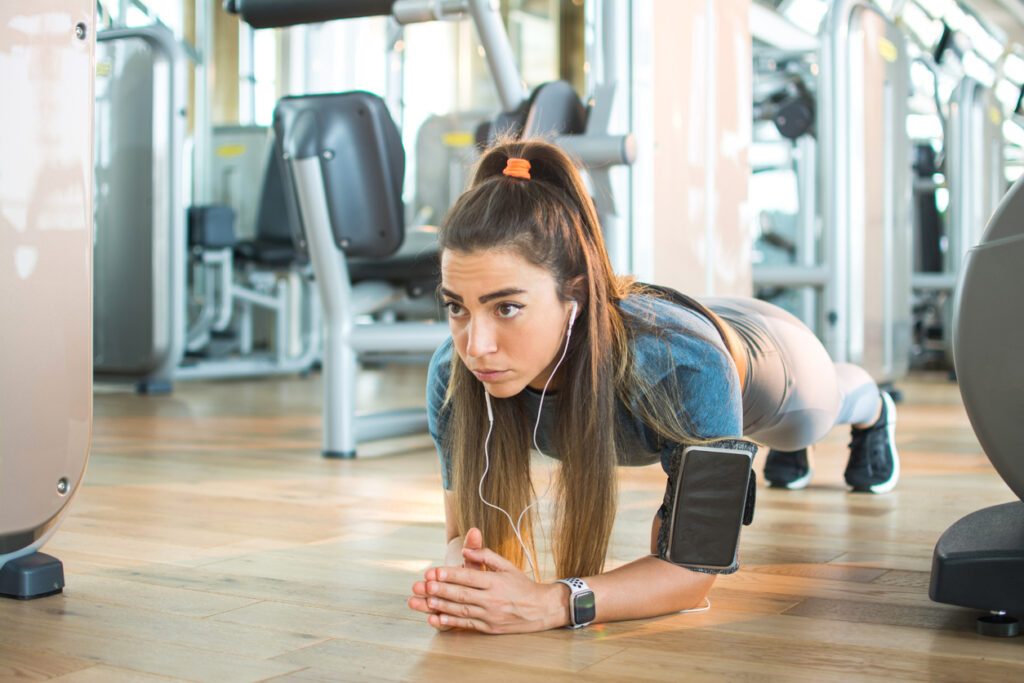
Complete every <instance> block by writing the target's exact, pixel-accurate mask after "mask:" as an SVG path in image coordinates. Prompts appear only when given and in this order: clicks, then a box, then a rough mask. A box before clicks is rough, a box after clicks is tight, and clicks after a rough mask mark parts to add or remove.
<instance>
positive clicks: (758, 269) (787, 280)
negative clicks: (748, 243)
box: [753, 266, 831, 287]
mask: <svg viewBox="0 0 1024 683" xmlns="http://www.w3.org/2000/svg"><path fill="white" fill-rule="evenodd" d="M753 271H754V275H753V278H754V284H755V285H758V286H761V287H825V286H826V285H827V284H828V282H829V280H830V279H831V274H830V273H829V269H828V268H827V267H825V266H811V267H808V266H754V268H753Z"/></svg>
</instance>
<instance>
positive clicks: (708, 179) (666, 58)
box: [632, 0, 752, 296]
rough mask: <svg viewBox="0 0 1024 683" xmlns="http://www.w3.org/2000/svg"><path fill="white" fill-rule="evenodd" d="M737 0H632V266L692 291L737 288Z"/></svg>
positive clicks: (743, 91) (743, 40) (744, 265)
mask: <svg viewBox="0 0 1024 683" xmlns="http://www.w3.org/2000/svg"><path fill="white" fill-rule="evenodd" d="M749 5H750V1H749V0H653V1H652V0H639V1H637V2H634V3H633V22H632V24H633V26H632V32H633V35H632V45H633V69H632V72H633V83H632V97H633V111H634V130H635V132H636V135H637V141H638V143H639V157H638V159H637V164H636V166H635V168H634V174H633V183H634V187H633V191H634V209H633V221H632V223H633V249H632V253H633V268H634V271H635V272H636V274H637V275H638V276H639V277H640V278H641V279H643V280H646V281H649V282H656V283H658V284H663V285H668V286H670V287H674V288H676V289H679V290H682V291H684V292H687V293H689V294H694V295H712V294H714V295H719V296H721V295H749V294H750V293H751V292H752V282H751V241H752V233H751V229H750V226H751V220H750V216H749V211H748V208H747V183H748V179H749V176H750V168H749V162H748V159H747V154H748V150H749V148H750V137H751V132H750V128H751V96H752V92H751V70H752V62H751V41H750V26H749V16H748V15H749Z"/></svg>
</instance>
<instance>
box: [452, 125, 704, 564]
mask: <svg viewBox="0 0 1024 683" xmlns="http://www.w3.org/2000/svg"><path fill="white" fill-rule="evenodd" d="M510 158H517V159H525V160H527V161H529V162H530V179H529V180H526V179H521V178H519V177H510V176H507V175H505V174H504V173H503V171H504V170H505V168H506V165H507V162H508V159H510ZM439 241H440V247H441V248H442V249H449V250H453V251H456V252H464V253H470V252H474V251H478V250H488V249H504V250H512V251H514V252H515V253H516V254H518V255H519V256H521V257H523V258H525V259H526V260H527V261H529V262H530V263H532V264H533V265H536V266H539V267H543V268H545V269H547V270H548V271H549V272H550V273H552V275H553V277H554V279H555V281H556V282H557V286H558V290H559V291H558V295H559V297H560V298H561V299H562V300H563V301H567V300H569V299H575V300H577V301H578V302H579V313H578V315H577V318H576V323H575V325H574V328H573V335H572V339H571V342H570V345H569V349H568V352H567V354H566V358H565V361H564V362H563V365H562V371H561V372H562V373H563V374H562V380H561V384H560V387H559V391H558V393H557V395H555V396H551V397H549V398H548V399H546V400H555V401H557V402H558V411H559V416H560V419H559V429H558V430H557V432H556V433H555V434H553V435H552V443H553V446H554V450H555V452H556V453H557V454H558V456H559V458H560V460H561V467H560V470H559V474H558V477H557V482H556V484H554V487H555V491H556V505H555V528H554V534H553V545H554V555H555V566H556V570H557V572H558V574H559V575H560V576H589V575H593V574H596V573H599V572H600V571H601V570H602V568H603V566H604V559H605V555H606V553H607V549H608V542H609V539H610V536H611V530H612V525H613V523H614V520H615V508H616V502H617V490H616V476H615V467H616V464H617V444H616V429H615V427H616V415H615V411H616V399H617V398H618V397H621V398H622V399H625V400H628V401H629V403H627V405H631V406H634V407H635V409H636V410H637V412H638V417H640V418H641V419H643V420H644V421H645V422H646V423H648V424H649V425H651V426H652V427H653V428H654V429H655V430H656V431H657V432H658V433H659V434H662V435H663V436H666V437H670V438H673V439H675V440H676V441H677V442H694V441H697V440H696V439H693V438H692V437H690V436H689V435H690V433H691V430H690V429H689V428H688V425H686V424H682V423H681V422H683V421H685V416H684V417H683V418H682V420H681V419H680V416H679V415H677V412H676V411H675V410H670V409H668V408H670V407H671V406H672V404H671V403H670V402H668V401H665V400H664V396H663V394H658V392H656V391H654V389H653V388H652V387H650V386H647V385H645V384H644V383H643V382H642V381H640V379H639V377H638V376H637V374H636V373H635V372H634V371H633V369H632V366H631V358H630V351H629V343H628V341H629V330H628V329H627V326H626V324H625V322H624V320H623V314H622V312H621V310H620V308H619V306H618V302H619V301H620V300H622V299H623V298H625V297H626V296H628V295H630V294H634V293H637V292H640V291H646V290H645V289H644V288H643V286H641V285H638V284H637V283H635V282H634V281H633V280H632V278H627V277H620V276H617V275H616V274H615V273H614V272H613V270H612V266H611V262H610V261H609V259H608V254H607V251H606V249H605V245H604V238H603V236H602V233H601V228H600V225H599V222H598V218H597V213H596V211H595V209H594V205H593V202H592V201H591V199H590V197H589V195H588V194H587V191H586V188H585V186H584V184H583V181H582V178H581V177H580V175H579V172H578V171H577V170H576V167H575V165H574V164H573V162H572V161H571V160H570V159H569V157H568V156H567V155H566V154H565V153H564V152H563V151H562V150H561V149H559V148H558V147H556V146H554V145H552V144H550V143H548V142H546V141H543V140H523V141H500V142H498V143H497V144H495V145H494V146H492V147H491V148H489V149H488V150H486V151H485V152H484V154H483V156H482V158H481V159H480V161H479V162H478V164H477V167H476V170H475V173H474V175H473V179H472V181H471V183H470V187H469V189H468V190H467V191H466V192H465V193H464V194H463V195H462V196H461V197H459V199H458V201H456V203H455V205H454V206H453V207H452V209H451V210H450V211H449V213H448V215H447V216H446V217H445V220H444V222H443V224H442V226H441V229H440V232H439ZM653 294H654V295H658V293H657V292H654V293H653ZM637 322H640V321H637ZM483 391H484V390H483V388H482V386H481V384H480V382H479V381H478V380H477V379H476V377H474V376H473V374H472V373H471V372H470V371H469V370H468V369H467V368H466V367H465V365H464V364H463V363H462V361H461V359H460V358H459V356H458V355H457V354H452V365H451V376H450V380H449V383H448V390H447V394H446V399H445V409H446V410H449V411H450V415H449V425H451V427H450V428H449V429H448V430H447V431H446V433H445V442H444V444H443V447H444V448H445V451H446V452H447V453H448V454H449V457H450V458H451V474H452V481H451V484H452V488H453V491H454V494H455V509H456V516H457V523H458V528H459V532H460V533H461V534H465V533H466V531H467V530H468V529H469V528H470V527H473V526H476V527H479V528H480V529H481V531H482V532H483V537H484V541H485V543H486V544H487V546H488V547H490V548H492V549H494V550H495V551H497V552H499V553H500V554H502V555H503V556H505V557H507V558H509V559H511V560H512V561H514V562H516V563H517V564H518V565H519V566H520V567H523V566H524V557H523V553H522V550H521V548H520V547H519V544H518V542H517V541H516V539H515V536H514V535H513V533H512V529H511V527H510V525H509V523H508V520H507V519H506V518H505V517H504V516H503V515H502V514H501V513H500V512H498V511H496V510H494V509H492V508H489V507H487V506H486V505H484V503H483V502H482V501H481V500H480V497H479V495H478V488H477V487H478V485H479V482H480V478H481V475H482V474H483V469H484V458H483V455H482V450H483V443H484V438H485V436H486V433H487V427H488V421H487V412H486V407H485V405H484V402H483V400H482V398H483ZM492 404H493V408H494V431H493V434H492V436H491V441H490V444H491V446H490V456H491V457H490V460H491V465H490V471H489V473H488V475H487V478H486V480H485V482H484V488H483V493H484V497H485V498H487V500H490V501H495V502H498V503H499V504H500V505H501V506H502V507H503V508H505V509H506V510H508V511H509V512H510V514H512V515H513V517H515V516H517V515H518V514H519V511H521V510H523V509H524V508H526V507H527V505H529V504H530V502H531V500H532V499H533V497H534V495H535V493H534V491H533V487H532V483H531V478H530V447H531V442H530V435H531V429H532V426H533V419H534V417H533V416H531V415H527V414H526V410H525V408H524V405H523V402H522V401H521V400H520V399H519V397H512V398H509V399H505V400H498V401H492ZM675 405H678V404H675ZM532 517H533V516H532V514H530V513H528V516H527V517H526V518H525V519H524V524H523V529H524V534H523V536H524V539H527V543H528V544H532V543H533V540H532V539H533V534H532V533H531V530H532V528H533V518H532Z"/></svg>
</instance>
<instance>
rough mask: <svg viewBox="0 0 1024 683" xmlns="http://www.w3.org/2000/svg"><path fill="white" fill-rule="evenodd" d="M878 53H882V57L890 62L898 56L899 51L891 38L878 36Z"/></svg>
mask: <svg viewBox="0 0 1024 683" xmlns="http://www.w3.org/2000/svg"><path fill="white" fill-rule="evenodd" d="M878 54H880V55H882V59H884V60H885V61H887V62H889V63H890V64H892V63H893V62H895V61H896V58H897V57H899V56H900V51H899V50H897V49H896V46H895V45H893V44H892V41H891V40H889V39H888V38H885V37H881V36H880V37H879V38H878Z"/></svg>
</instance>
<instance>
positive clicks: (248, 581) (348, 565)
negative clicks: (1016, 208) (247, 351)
mask: <svg viewBox="0 0 1024 683" xmlns="http://www.w3.org/2000/svg"><path fill="white" fill-rule="evenodd" d="M362 382H363V384H362V385H361V387H360V391H361V394H362V395H363V397H364V402H365V403H366V404H367V405H370V404H376V405H388V406H398V405H415V404H417V403H418V402H420V401H421V396H422V392H423V374H422V371H421V370H419V369H412V368H402V369H398V370H391V371H387V372H381V373H368V374H367V375H366V376H365V377H364V378H363V380H362ZM901 386H902V388H903V389H904V391H905V395H906V402H905V403H904V404H903V405H902V406H900V408H899V425H898V430H899V431H898V435H899V436H898V443H899V448H900V452H901V454H902V458H903V479H902V481H901V482H900V485H899V487H898V488H897V490H896V491H895V492H894V493H892V494H890V495H886V496H878V497H871V496H864V495H852V494H849V493H847V492H846V491H845V488H844V487H843V486H842V469H843V466H844V464H845V444H846V436H847V435H846V433H845V430H836V431H835V432H834V433H833V434H832V435H831V436H830V438H829V439H828V440H827V441H826V442H824V443H823V444H822V445H821V446H820V448H819V450H818V454H817V458H816V461H817V462H816V477H815V481H814V483H813V484H812V486H811V488H809V489H807V490H805V491H799V492H786V491H775V490H766V489H761V490H760V491H759V500H758V508H757V515H756V520H755V522H754V525H753V526H752V527H749V528H748V529H747V530H746V531H745V532H744V537H743V544H742V554H741V560H742V564H743V567H742V569H741V570H740V572H739V573H737V574H735V575H732V576H726V577H722V578H720V579H718V581H717V583H716V585H715V588H714V589H713V591H712V593H711V601H712V605H713V607H712V609H711V610H710V611H708V612H706V613H703V614H689V615H676V616H672V617H666V618H661V619H653V620H649V621H642V622H627V623H619V624H608V625H604V626H597V627H592V628H587V629H584V630H581V631H578V632H572V631H568V630H558V631H553V632H548V633H542V634H532V635H525V636H498V637H489V636H481V635H476V634H471V633H445V634H437V633H435V632H434V631H433V629H431V628H430V627H428V626H427V625H426V623H425V622H424V621H423V620H422V619H421V618H420V617H419V615H417V614H415V613H412V612H410V611H409V610H408V609H407V608H406V606H405V600H406V596H407V595H408V592H409V587H410V585H411V584H412V582H413V581H414V580H415V579H416V578H417V577H419V576H420V575H421V573H422V571H423V570H424V569H426V568H427V567H428V566H430V565H431V564H433V563H435V562H436V561H437V560H438V559H439V558H440V557H441V554H442V553H441V550H442V545H443V513H442V506H441V492H440V481H439V470H438V465H437V460H436V457H435V455H434V453H433V450H432V447H431V446H430V443H429V441H428V440H426V439H425V438H423V437H412V438H407V439H404V440H401V441H395V442H382V443H378V444H373V445H371V446H369V447H367V448H365V449H364V453H365V454H366V455H367V456H370V457H366V458H365V459H361V460H358V461H355V462H351V461H349V462H338V461H327V460H324V459H322V458H320V457H319V438H320V436H319V434H320V431H319V417H318V414H319V405H320V383H319V379H318V378H315V377H314V378H309V379H287V380H271V381H254V382H229V383H218V384H181V385H179V386H178V387H177V390H176V391H175V393H174V395H172V396H168V397H161V398H152V397H151V398H140V397H136V396H134V395H132V394H131V393H129V392H127V391H125V390H122V389H118V388H105V387H100V388H98V389H97V395H96V410H95V413H96V416H95V433H94V440H93V450H92V458H91V461H90V464H89V469H88V472H87V475H86V480H85V485H84V488H83V489H82V490H81V492H80V494H79V495H78V497H77V499H76V500H75V501H74V503H73V505H72V508H71V511H70V513H69V515H68V516H67V518H66V519H65V521H64V523H63V525H62V527H61V530H60V531H59V532H58V533H57V534H56V536H55V537H54V538H53V540H52V542H51V543H49V545H48V546H47V551H48V552H50V553H52V554H54V555H56V556H58V557H60V558H61V559H62V560H63V561H64V563H65V569H66V573H67V588H66V590H65V592H64V594H63V595H60V596H54V597H50V598H45V599H42V600H37V601H33V602H24V603H19V602H14V601H9V600H5V601H0V680H4V681H6V680H36V679H51V678H52V679H56V680H60V681H75V682H86V681H88V682H93V681H96V682H100V681H103V682H106V681H120V680H126V681H166V680H168V679H182V680H197V681H218V682H221V681H224V682H227V681H258V680H267V679H274V680H293V681H334V680H353V681H377V680H384V681H396V680H443V681H452V680H461V679H466V680H469V679H472V680H473V681H475V682H476V683H480V682H481V681H550V680H555V679H560V678H565V679H568V678H570V677H572V678H574V679H575V678H579V679H582V680H588V681H589V680H597V681H623V680H645V681H651V680H654V681H662V680H664V681H679V680H694V681H696V680H705V679H707V680H723V679H738V680H757V681H761V680H773V679H777V680H782V681H799V680H807V681H827V680H842V681H849V680H879V681H882V680H885V681H891V680H893V679H898V680H921V681H980V680H1024V638H1020V639H1010V640H998V639H989V638H984V637H981V636H978V635H975V633H974V620H975V616H976V614H975V613H974V612H972V611H970V610H964V609H958V608H954V607H947V606H943V605H938V604H935V603H932V602H930V601H929V599H928V596H927V589H928V578H929V575H928V572H929V567H930V561H931V553H932V549H933V547H934V544H935V541H936V539H937V538H938V537H939V535H940V534H941V533H942V531H943V530H944V529H945V528H946V527H947V526H948V525H949V524H951V523H952V522H954V521H955V520H957V519H958V518H959V517H961V516H962V515H964V514H966V513H968V512H971V511H973V510H975V509H977V508H979V507H983V506H985V505H991V504H995V503H1000V502H1005V501H1009V500H1014V499H1015V498H1014V496H1013V495H1012V493H1011V492H1010V491H1009V489H1008V488H1007V487H1006V486H1005V485H1004V484H1003V483H1002V481H1001V480H1000V479H999V478H998V477H997V476H996V474H995V473H994V471H993V470H992V469H991V466H990V465H989V463H988V460H987V459H986V458H985V456H984V455H983V454H982V453H981V452H980V450H979V448H978V445H977V442H976V440H975V438H974V436H973V433H972V432H971V429H970V426H969V424H968V422H967V419H966V416H965V414H964V411H963V408H962V406H961V405H960V401H959V394H958V393H957V391H956V388H955V386H954V385H952V384H950V383H949V382H948V381H946V379H945V378H944V377H939V376H929V377H915V378H914V379H913V380H911V381H907V382H904V383H903V384H902V385H901ZM385 395H386V396H385ZM761 458H763V454H762V455H761V456H759V460H758V463H757V464H758V468H759V469H760V466H761V464H762V462H763V461H762V460H761ZM663 486H664V477H663V475H662V474H661V473H660V471H659V469H658V468H657V467H654V468H645V469H637V470H623V472H622V478H621V497H622V502H621V505H620V513H619V523H618V525H617V527H616V532H615V537H614V539H613V554H614V560H615V561H614V563H613V564H617V563H620V562H623V561H627V560H630V559H633V558H635V557H637V556H639V555H640V554H643V553H644V552H645V548H644V546H645V544H646V539H647V536H648V528H649V527H648V525H649V520H650V516H651V514H652V512H653V511H654V509H655V508H656V507H657V505H658V503H659V501H660V498H661V495H662V489H663Z"/></svg>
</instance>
